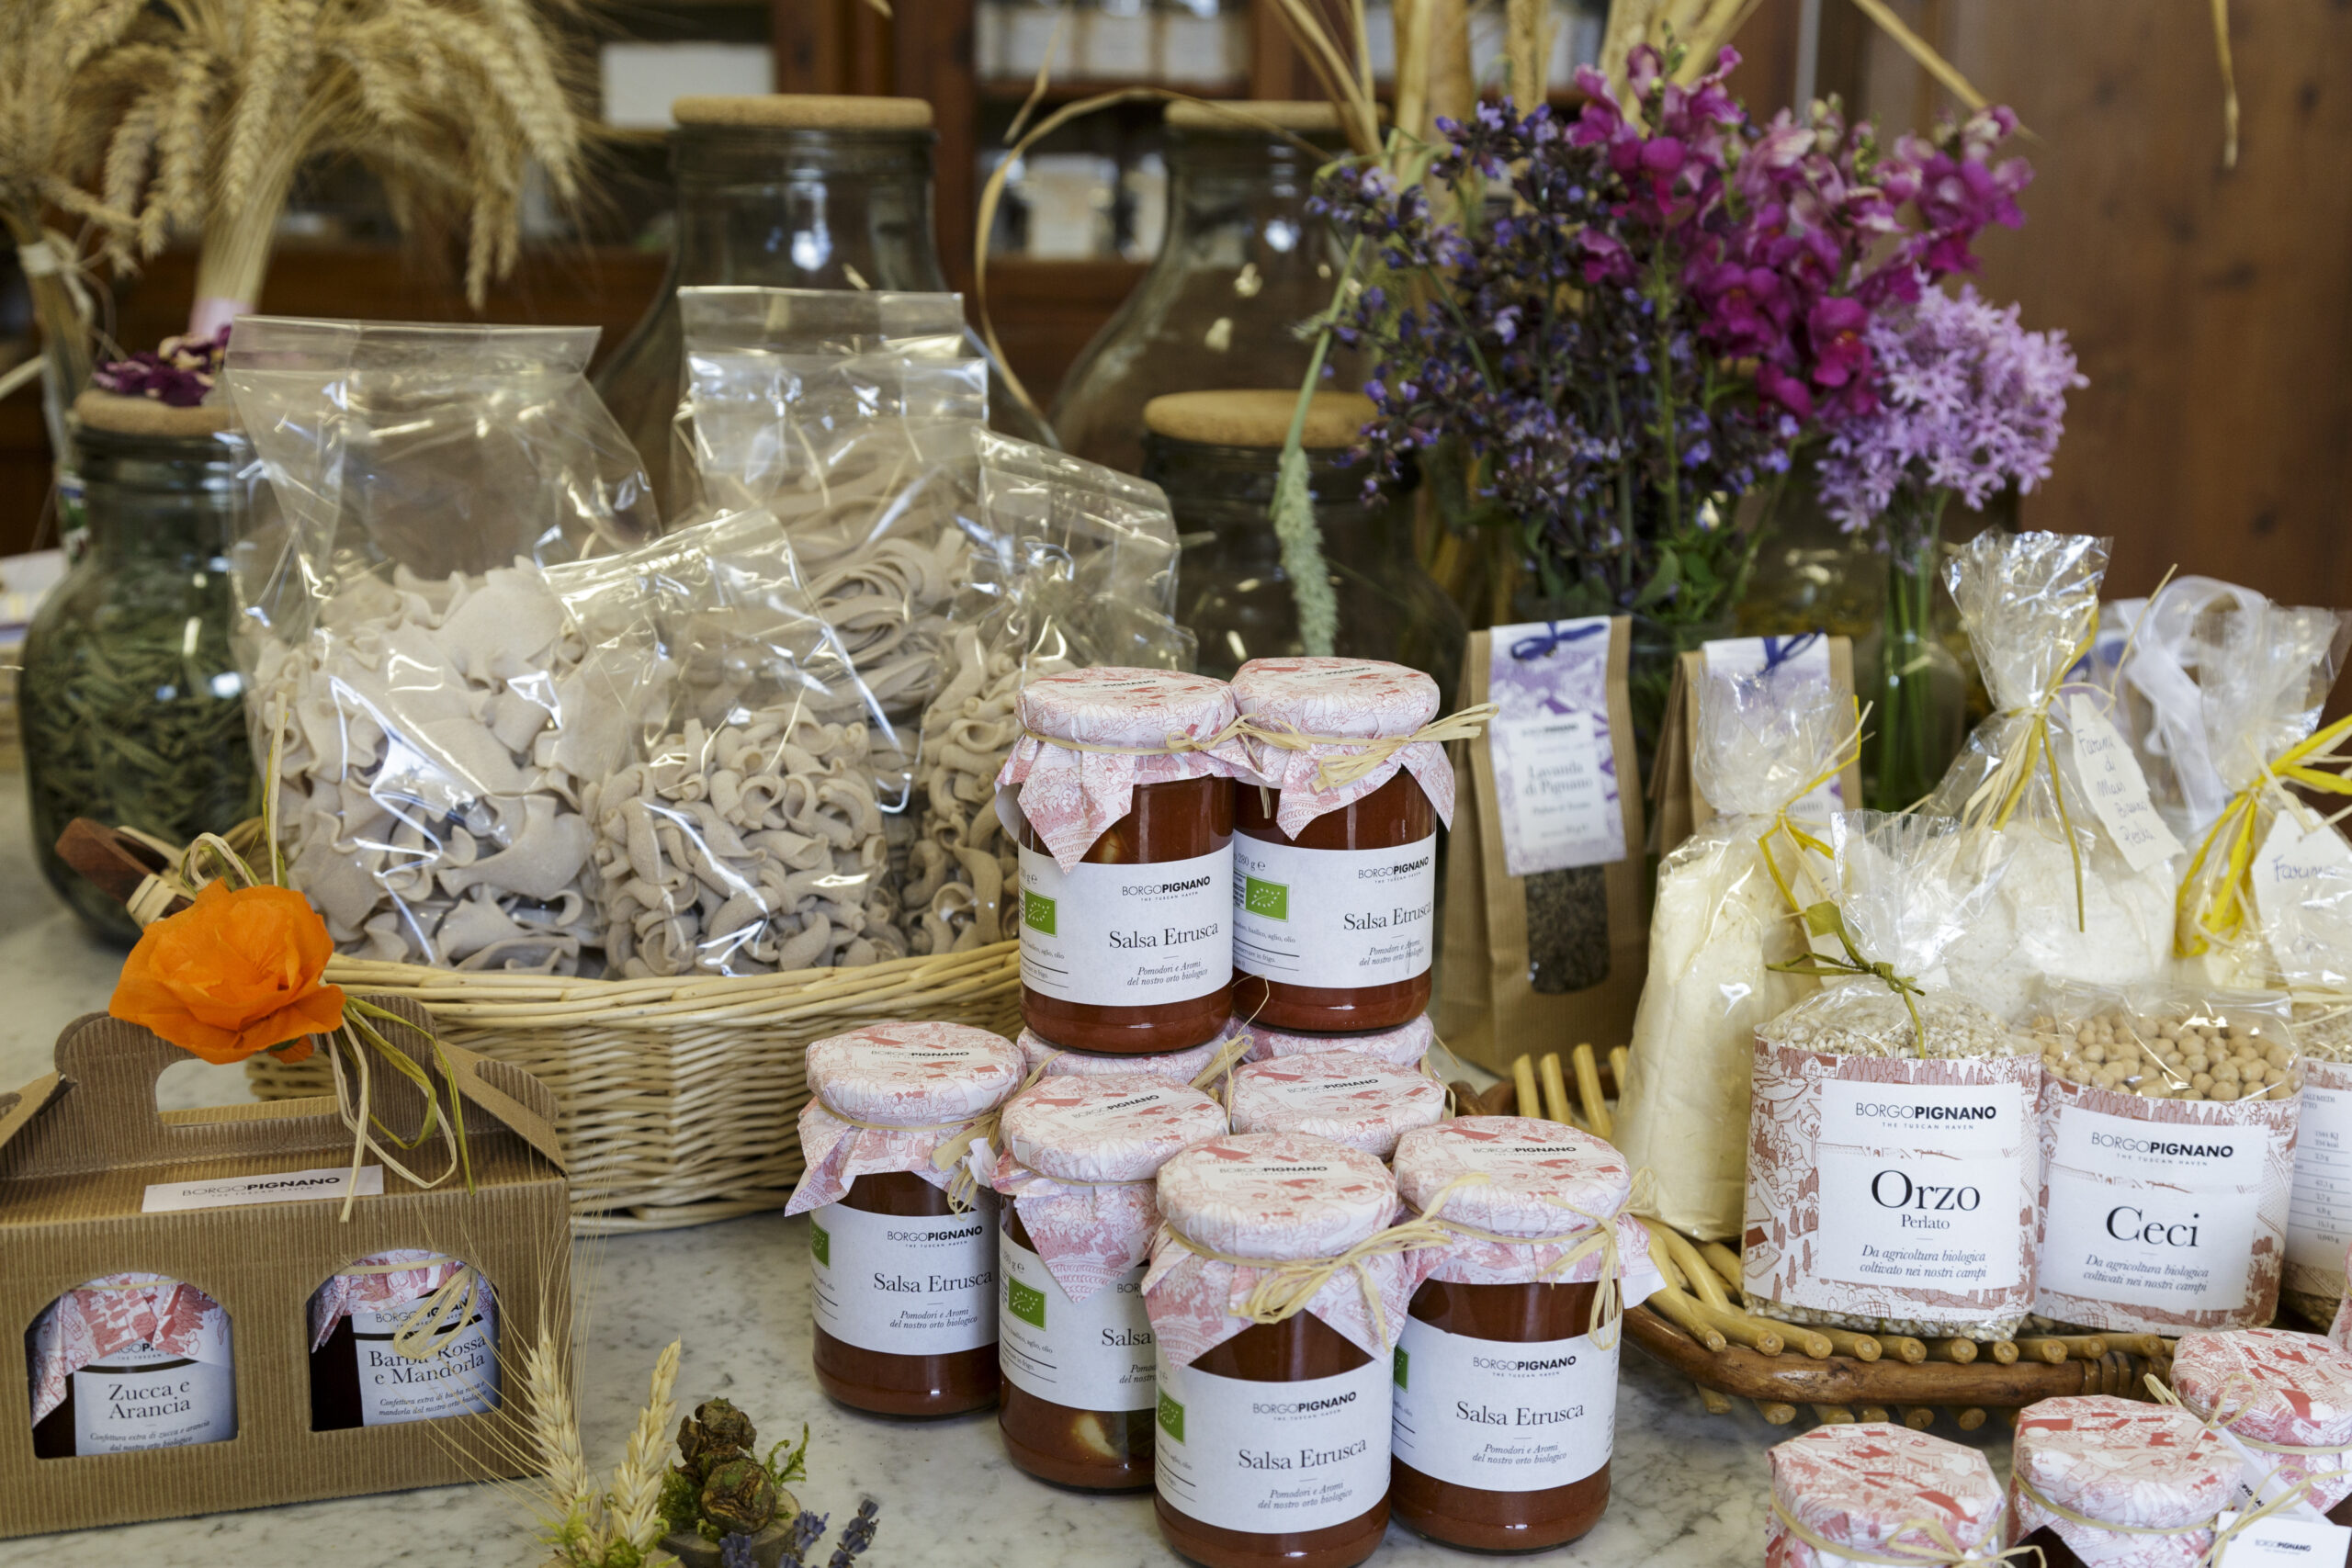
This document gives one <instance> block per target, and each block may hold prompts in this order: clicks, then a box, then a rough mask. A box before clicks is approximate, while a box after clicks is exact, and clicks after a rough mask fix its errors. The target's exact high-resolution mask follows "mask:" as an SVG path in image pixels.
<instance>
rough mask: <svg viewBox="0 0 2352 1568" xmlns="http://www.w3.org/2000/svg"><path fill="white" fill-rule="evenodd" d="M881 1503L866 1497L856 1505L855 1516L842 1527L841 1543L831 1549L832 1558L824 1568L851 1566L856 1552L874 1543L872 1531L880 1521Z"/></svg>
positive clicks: (856, 1554) (850, 1567) (845, 1567)
mask: <svg viewBox="0 0 2352 1568" xmlns="http://www.w3.org/2000/svg"><path fill="white" fill-rule="evenodd" d="M881 1516H882V1505H881V1504H880V1503H879V1502H876V1500H875V1499H874V1498H871V1497H868V1498H867V1499H865V1501H864V1502H863V1503H860V1504H859V1505H858V1506H857V1517H855V1518H854V1519H852V1520H850V1522H849V1523H847V1524H845V1525H843V1526H842V1540H841V1545H840V1546H839V1547H837V1548H836V1549H835V1550H834V1551H833V1560H832V1562H830V1563H828V1564H826V1568H852V1565H853V1564H854V1562H856V1560H857V1557H858V1554H859V1553H861V1552H863V1551H865V1549H866V1548H867V1547H869V1546H872V1545H873V1544H874V1531H875V1528H876V1525H877V1524H878V1523H879V1522H880V1520H881Z"/></svg>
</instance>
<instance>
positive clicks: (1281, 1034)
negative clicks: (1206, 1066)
mask: <svg viewBox="0 0 2352 1568" xmlns="http://www.w3.org/2000/svg"><path fill="white" fill-rule="evenodd" d="M1248 1029H1249V1032H1250V1055H1248V1056H1247V1057H1246V1058H1245V1060H1248V1061H1252V1062H1272V1061H1280V1060H1281V1059H1283V1057H1286V1056H1312V1055H1319V1054H1320V1053H1322V1052H1325V1051H1352V1052H1354V1053H1355V1054H1356V1055H1359V1056H1371V1057H1374V1058H1376V1059H1377V1060H1380V1061H1383V1062H1386V1063H1387V1064H1389V1065H1390V1066H1397V1067H1417V1066H1420V1064H1421V1061H1422V1059H1423V1058H1424V1057H1426V1056H1428V1055H1429V1054H1430V1046H1432V1045H1434V1044H1436V1043H1437V1025H1436V1024H1434V1023H1432V1022H1430V1015H1429V1014H1427V1013H1423V1014H1421V1016H1420V1017H1419V1018H1417V1019H1415V1020H1413V1021H1412V1022H1410V1023H1407V1024H1400V1025H1399V1026H1398V1027H1397V1028H1395V1029H1382V1030H1375V1031H1374V1032H1372V1033H1369V1034H1295V1033H1292V1032H1289V1031H1287V1030H1282V1029H1269V1028H1267V1027H1266V1026H1265V1025H1264V1024H1262V1023H1252V1024H1250V1025H1249V1026H1248Z"/></svg>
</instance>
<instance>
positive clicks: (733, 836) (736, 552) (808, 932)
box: [582, 512, 906, 977]
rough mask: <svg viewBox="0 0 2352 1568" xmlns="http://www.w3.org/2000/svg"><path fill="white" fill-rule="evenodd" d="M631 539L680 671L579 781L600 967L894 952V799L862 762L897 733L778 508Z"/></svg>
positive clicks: (898, 948)
mask: <svg viewBox="0 0 2352 1568" xmlns="http://www.w3.org/2000/svg"><path fill="white" fill-rule="evenodd" d="M639 556H640V557H644V558H647V559H646V560H645V562H644V575H645V576H646V577H648V578H649V579H650V580H651V581H655V582H656V583H657V584H658V591H657V594H656V598H657V602H658V604H659V605H660V620H661V625H662V640H663V644H664V646H665V648H666V649H668V650H669V652H670V655H671V658H672V661H673V665H674V667H675V669H676V671H677V673H676V679H675V681H674V682H673V704H672V707H671V710H670V712H669V715H668V717H667V722H666V723H664V724H662V725H661V726H660V727H658V728H652V729H650V730H647V731H644V732H642V734H641V735H640V744H639V747H638V749H637V750H635V752H634V753H633V754H632V755H631V757H630V758H629V760H628V764H627V765H626V766H623V767H620V768H617V769H616V771H615V772H614V773H612V775H611V776H610V777H609V778H606V779H605V780H603V781H601V782H600V783H599V784H595V785H593V786H591V787H590V788H589V789H588V790H587V791H586V792H585V794H584V795H583V797H582V806H583V811H584V814H585V816H586V818H587V819H588V820H589V822H590V823H591V824H592V825H593V826H594V829H595V847H594V862H595V865H596V868H597V871H598V873H599V875H598V877H597V886H598V889H599V893H600V901H599V908H598V915H599V922H600V931H601V935H602V940H603V942H604V944H605V961H606V964H607V965H608V966H609V967H610V968H611V969H612V970H613V971H614V972H615V973H617V974H619V975H623V976H632V977H634V976H678V975H687V974H695V973H702V974H710V975H765V974H775V973H781V972H787V971H792V970H798V969H820V968H832V967H836V966H842V965H854V964H872V963H876V962H878V961H880V960H883V959H888V958H897V957H903V956H904V955H905V952H906V949H905V945H904V943H903V942H902V941H901V939H900V937H899V931H898V927H897V924H896V922H895V919H894V916H895V914H896V911H897V904H896V902H895V900H894V897H893V895H892V891H891V881H890V877H889V863H888V862H889V852H888V836H887V831H886V823H887V822H888V812H889V811H890V810H891V809H892V808H894V807H896V805H897V804H898V802H897V801H896V799H895V797H893V796H891V795H888V794H886V793H885V792H886V790H887V789H888V781H887V780H885V781H877V779H876V773H875V771H874V768H873V766H872V763H873V759H874V757H875V756H876V754H877V752H879V753H886V754H889V753H899V752H902V751H904V750H906V748H905V747H904V746H903V745H902V744H901V742H900V740H899V737H898V733H897V731H896V729H895V728H894V727H893V726H892V725H891V723H890V721H889V720H888V717H887V716H885V715H884V714H883V712H882V707H881V704H880V702H879V701H878V700H877V699H876V696H875V695H874V694H873V693H872V692H871V691H869V690H868V689H867V688H866V687H865V683H864V682H861V681H860V680H859V679H858V675H857V670H856V666H855V663H854V660H852V659H851V658H850V655H849V651H848V649H846V648H845V647H844V646H843V644H842V637H841V636H840V634H839V633H838V632H837V631H836V630H835V629H834V628H833V626H831V623H830V622H828V621H827V620H826V619H825V618H824V617H823V616H822V615H819V614H818V613H817V611H816V608H815V606H814V605H813V604H811V603H810V602H809V597H808V595H807V593H806V592H804V591H803V590H802V588H801V586H800V581H799V574H798V571H797V566H796V564H795V561H794V557H793V551H792V547H791V546H790V544H789V543H787V542H786V539H785V537H784V535H783V534H782V533H781V532H780V531H779V530H778V529H777V528H776V526H775V520H774V519H773V518H771V517H769V516H768V515H767V514H766V513H760V512H749V513H735V514H733V515H730V516H726V517H720V518H716V519H713V520H712V521H710V522H707V523H701V524H696V525H693V526H691V527H687V528H682V529H679V530H678V531H676V532H675V533H673V534H671V535H669V536H666V537H664V538H663V539H662V540H661V541H660V544H659V546H658V547H647V548H646V549H644V550H641V551H639ZM655 557H658V560H657V559H654V558H655ZM876 735H879V736H880V737H881V739H880V740H879V741H876V739H875V737H876Z"/></svg>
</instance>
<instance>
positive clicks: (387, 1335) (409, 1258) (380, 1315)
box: [311, 1247, 499, 1432]
mask: <svg viewBox="0 0 2352 1568" xmlns="http://www.w3.org/2000/svg"><path fill="white" fill-rule="evenodd" d="M498 1401H499V1360H498V1302H497V1297H496V1295H495V1293H494V1292H492V1290H491V1288H490V1281H488V1280H484V1279H483V1278H482V1277H481V1274H480V1273H479V1272H477V1271H476V1270H475V1269H474V1267H473V1265H471V1264H469V1263H467V1262H465V1261H463V1260H462V1259H459V1258H448V1257H445V1256H443V1255H442V1254H440V1253H437V1252H425V1251H420V1250H418V1249H416V1248H413V1247H397V1248H394V1249H392V1250H390V1251H388V1252H379V1253H376V1254H373V1255H372V1256H369V1257H367V1258H359V1259H358V1260H356V1262H353V1263H349V1264H346V1265H345V1266H344V1267H343V1268H342V1269H338V1270H337V1271H336V1272H335V1274H334V1277H333V1278H332V1279H330V1280H327V1282H326V1283H325V1284H323V1285H321V1286H320V1287H319V1288H318V1290H317V1291H315V1292H312V1293H311V1430H312V1431H316V1432H329V1431H336V1430H340V1429H342V1428H344V1427H390V1426H396V1425H398V1424H399V1423H401V1422H403V1421H438V1420H443V1419H446V1418H447V1417H449V1416H475V1415H479V1414H481V1412H483V1411H485V1410H495V1409H497V1408H498Z"/></svg>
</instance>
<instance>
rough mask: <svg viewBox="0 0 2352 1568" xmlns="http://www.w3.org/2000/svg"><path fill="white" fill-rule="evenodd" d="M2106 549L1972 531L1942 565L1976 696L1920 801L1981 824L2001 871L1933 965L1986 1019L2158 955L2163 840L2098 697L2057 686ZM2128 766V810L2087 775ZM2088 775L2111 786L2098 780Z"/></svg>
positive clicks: (2155, 960) (2168, 950) (2083, 626)
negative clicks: (1967, 727) (2003, 857)
mask: <svg viewBox="0 0 2352 1568" xmlns="http://www.w3.org/2000/svg"><path fill="white" fill-rule="evenodd" d="M2107 557H2108V543H2107V541H2106V540H2104V539H2098V538H2092V537H2089V536H2086V535H2080V534H2034V533H2028V534H2015V535H2006V534H2002V533H2000V532H1999V531H1997V530H1987V531H1986V532H1985V533H1984V534H1981V535H1979V536H1977V537H1976V538H1974V539H1973V540H1971V541H1970V542H1969V543H1968V544H1966V545H1964V546H1962V547H1961V549H1960V552H1959V554H1958V555H1956V556H1955V557H1954V558H1952V560H1951V562H1950V563H1949V565H1948V566H1947V567H1946V569H1945V579H1944V580H1945V582H1946V584H1947V585H1948V586H1949V587H1950V588H1951V595H1952V599H1953V602H1954V603H1955V604H1958V605H1959V606H1960V614H1961V619H1962V622H1963V623H1964V624H1965V625H1966V626H1967V628H1968V635H1969V645H1970V647H1971V648H1973V649H1974V650H1975V655H1976V661H1977V665H1978V667H1979V668H1980V669H1981V670H1983V671H1984V674H1985V686H1986V687H1987V689H1988V690H1989V691H1990V692H1991V693H1992V696H1993V703H1994V706H1995V710H1996V711H1995V712H1994V714H1993V716H1992V717H1990V718H1988V719H1986V720H1985V722H1984V723H1983V724H1980V725H1978V726H1977V727H1976V729H1975V731H1974V733H1973V734H1971V735H1970V736H1969V738H1968V742H1967V744H1966V745H1965V746H1964V747H1962V750H1961V753H1960V755H1959V756H1958V757H1957V758H1955V759H1954V760H1953V761H1952V765H1951V770H1950V771H1949V772H1947V773H1945V775H1944V777H1943V781H1942V782H1941V783H1940V784H1939V785H1938V786H1937V788H1936V791H1935V793H1934V794H1933V795H1929V796H1928V801H1927V804H1926V806H1925V807H1924V809H1925V810H1927V811H1928V812H1929V813H1930V814H1932V815H1936V816H1942V817H1951V818H1960V819H1962V820H1964V821H1967V822H1970V823H1972V824H1979V825H1983V826H1985V827H1987V828H1990V829H1994V830H1996V831H1997V832H1998V833H1999V834H2000V835H2001V836H2002V838H2003V839H2005V840H2008V842H2009V844H2010V846H2011V856H2010V861H2009V867H2008V870H2007V873H2006V874H2004V875H2003V877H2002V878H2001V883H2000V886H1999V887H1998V889H1997V890H1996V892H1995V894H1994V896H1993V897H1992V898H1991V899H1990V900H1989V901H1988V902H1987V903H1986V905H1985V911H1984V914H1983V916H1982V918H1981V919H1978V920H1976V921H1975V922H1974V923H1973V925H1972V926H1971V928H1970V929H1969V930H1968V931H1965V932H1964V933H1962V936H1961V937H1960V939H1959V941H1958V942H1955V943H1954V944H1953V947H1952V951H1951V953H1950V954H1949V955H1948V958H1947V962H1948V963H1949V964H1950V965H1951V971H1952V973H1954V974H1955V975H1960V974H1965V975H1966V976H1968V987H1969V991H1970V994H1971V995H1972V996H1973V997H1974V998H1976V999H1977V1000H1978V1001H1980V1002H1982V1003H1984V1004H1985V1007H1986V1008H1988V1009H1990V1010H1992V1011H1993V1013H1994V1014H1995V1015H1996V1017H2000V1018H2014V1017H2016V1016H2017V1015H2018V1012H2019V1011H2020V1010H2022V1009H2023V1008H2024V1007H2025V1006H2026V1005H2027V1004H2028V1002H2029V1001H2030V998H2031V996H2032V993H2033V987H2034V985H2035V982H2036V981H2037V980H2038V979H2040V978H2041V977H2043V976H2047V977H2050V978H2052V979H2057V980H2081V981H2089V982H2096V983H2103V984H2114V985H2134V984H2141V983H2144V982H2147V981H2151V980H2154V979H2155V978H2156V977H2157V976H2159V975H2161V974H2162V973H2163V972H2164V971H2165V969H2166V968H2167V967H2168V966H2169V964H2171V961H2172V937H2173V895H2174V889H2175V887H2176V886H2177V878H2178V874H2177V864H2176V863H2175V861H2174V858H2173V857H2174V856H2175V855H2176V854H2177V852H2178V849H2179V846H2178V843H2177V840H2174V839H2173V837H2172V835H2171V834H2170V833H2169V832H2168V831H2166V830H2165V829H2163V826H2162V823H2161V821H2160V820H2159V819H2157V818H2155V816H2154V812H2153V810H2150V809H2148V808H2147V807H2146V788H2145V783H2144V781H2143V780H2140V779H2139V773H2138V766H2137V764H2136V762H2134V761H2132V759H2131V752H2130V748H2129V746H2128V745H2127V744H2126V743H2125V742H2124V741H2123V740H2122V739H2120V736H2119V734H2118V732H2117V731H2116V729H2115V728H2114V726H2113V724H2112V722H2111V721H2110V720H2109V718H2108V716H2107V710H2108V708H2109V706H2110V704H2109V702H2108V701H2106V700H2105V697H2104V694H2098V693H2096V692H2094V691H2089V690H2085V691H2080V692H2069V691H2066V690H2064V689H2063V682H2064V681H2065V680H2066V677H2067V672H2068V671H2069V670H2071V669H2073V668H2074V667H2075V664H2076V663H2077V661H2078V660H2081V659H2083V658H2084V656H2085V655H2086V651H2087V649H2088V648H2089V646H2090V643H2091V640H2092V633H2093V630H2094V628H2095V627H2096V626H2097V625H2098V589H2099V581H2100V580H2101V579H2102V578H2103V577H2104V576H2105V575H2106V571H2107ZM2098 768H2105V769H2109V770H2120V769H2129V770H2130V774H2129V777H2128V778H2125V779H2123V780H2122V781H2121V783H2122V785H2123V793H2125V794H2128V793H2129V789H2130V785H2131V783H2133V782H2134V781H2137V782H2138V783H2139V785H2140V795H2139V799H2138V805H2139V807H2140V811H2139V812H2138V813H2137V814H2136V815H2131V816H2121V815H2118V814H2119V813H2122V812H2125V811H2127V810H2128V809H2129V805H2130V803H2126V802H2120V799H2119V796H2118V795H2117V794H2116V792H2115V791H2113V790H2111V789H2108V788H2093V787H2092V783H2093V780H2092V779H2091V778H2090V777H2086V773H2090V772H2091V771H2092V770H2093V769H2098ZM2098 778H2099V780H2100V782H2101V783H2102V784H2111V783H2114V782H2115V781H2114V780H2113V779H2111V778H2109V776H2108V775H2107V774H2106V773H2100V774H2099V775H2098Z"/></svg>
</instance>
